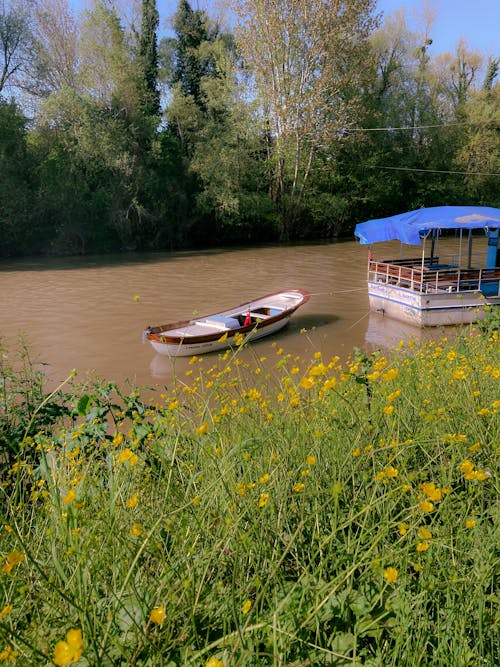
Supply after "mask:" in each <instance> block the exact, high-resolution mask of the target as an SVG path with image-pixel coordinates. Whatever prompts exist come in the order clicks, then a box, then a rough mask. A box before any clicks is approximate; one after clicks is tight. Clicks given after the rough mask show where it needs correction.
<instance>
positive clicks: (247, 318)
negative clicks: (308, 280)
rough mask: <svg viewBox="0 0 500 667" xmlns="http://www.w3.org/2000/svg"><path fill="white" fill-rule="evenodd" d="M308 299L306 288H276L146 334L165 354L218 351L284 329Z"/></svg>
mask: <svg viewBox="0 0 500 667" xmlns="http://www.w3.org/2000/svg"><path fill="white" fill-rule="evenodd" d="M308 299H309V294H308V293H307V292H304V291H302V290H284V291H281V292H274V293H273V294H268V295H266V296H263V297H261V298H259V299H255V300H253V301H249V302H247V303H244V304H240V305H239V306H236V307H235V308H231V309H229V310H226V311H223V312H220V313H214V314H212V315H206V316H203V317H198V318H196V319H194V320H186V321H183V322H176V323H173V324H165V325H161V326H155V327H148V328H147V329H145V330H144V332H143V336H144V339H145V340H149V342H150V343H151V345H152V346H153V348H154V350H155V351H156V352H157V353H158V354H161V355H163V356H168V357H180V356H193V355H199V354H206V353H208V352H217V351H219V350H224V349H226V348H228V347H232V346H235V347H237V346H238V345H241V344H242V343H244V342H245V343H246V342H248V341H254V340H258V339H259V338H263V337H264V336H269V335H271V334H274V333H276V332H277V331H279V330H280V329H283V327H285V326H286V325H287V324H288V322H289V320H290V317H291V315H292V314H293V313H294V312H295V311H296V310H297V308H299V307H300V306H301V305H302V304H303V303H305V302H306V301H307V300H308Z"/></svg>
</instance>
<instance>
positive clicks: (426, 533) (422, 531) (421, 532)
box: [418, 526, 432, 540]
mask: <svg viewBox="0 0 500 667" xmlns="http://www.w3.org/2000/svg"><path fill="white" fill-rule="evenodd" d="M418 536H419V537H420V538H422V539H423V540H431V539H432V533H431V531H430V530H429V529H428V528H426V527H425V526H420V528H419V529H418Z"/></svg>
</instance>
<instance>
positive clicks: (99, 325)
mask: <svg viewBox="0 0 500 667" xmlns="http://www.w3.org/2000/svg"><path fill="white" fill-rule="evenodd" d="M290 288H299V289H304V290H307V291H309V292H310V293H311V298H310V300H309V301H308V303H306V304H305V305H304V306H302V307H301V308H300V309H299V310H298V311H297V312H296V313H295V314H294V315H293V317H292V319H291V321H290V324H289V325H288V327H287V328H286V329H285V330H283V331H281V332H279V333H278V334H276V335H275V336H272V337H270V338H267V339H263V340H262V341H257V342H255V343H254V344H253V345H252V352H250V351H247V354H255V353H257V354H258V355H259V356H268V357H270V356H271V355H273V354H275V350H274V348H273V347H272V345H273V342H274V343H275V344H276V343H277V344H279V346H280V347H282V348H283V349H284V351H285V352H290V353H292V354H297V355H300V356H301V357H302V358H308V359H309V358H310V357H311V356H312V354H313V353H314V352H315V351H321V353H322V354H323V356H324V358H330V357H331V356H333V355H338V356H339V357H340V358H341V359H345V358H346V357H347V356H348V355H349V354H350V353H351V352H352V350H353V348H354V347H359V348H362V349H365V350H367V351H371V350H373V349H374V348H377V347H387V346H388V344H389V343H391V342H392V343H394V342H396V341H398V340H400V339H401V338H407V337H408V336H410V335H412V334H413V335H416V336H417V337H420V336H421V335H422V334H421V333H420V331H419V330H416V329H413V328H411V327H408V326H405V325H403V324H401V323H398V322H395V321H391V320H386V319H384V318H383V317H382V316H381V315H379V314H377V313H372V314H370V313H369V308H368V296H367V290H366V248H363V247H362V246H360V245H359V244H358V243H357V242H355V241H347V242H339V243H330V244H317V245H298V246H287V247H283V246H279V247H274V246H273V247H259V248H245V249H231V250H209V251H198V252H174V253H154V254H138V253H132V254H125V255H123V254H121V255H107V256H87V257H71V258H63V259H61V258H58V259H53V258H36V259H23V260H12V261H3V262H0V337H1V338H2V342H3V344H4V345H5V346H6V347H7V348H8V349H9V351H10V353H11V354H12V352H13V351H14V350H15V349H17V341H18V339H19V335H20V334H24V335H25V336H26V338H27V340H28V342H29V348H30V350H31V353H32V357H33V359H34V360H35V361H36V362H37V363H38V362H42V363H44V364H46V366H44V368H45V373H46V375H47V379H48V382H49V383H50V385H53V384H57V383H58V382H60V381H61V380H62V379H64V378H65V377H66V376H67V375H68V373H70V372H71V370H72V369H75V370H76V371H77V373H78V378H81V379H82V378H83V377H85V375H86V374H87V373H88V372H91V373H92V374H95V375H97V376H99V377H101V378H104V379H106V380H114V381H116V382H118V383H120V384H121V383H124V382H125V381H126V380H128V381H130V382H131V383H133V384H136V385H139V386H166V385H168V384H169V382H170V381H171V379H172V377H173V375H174V373H175V374H176V375H178V374H179V373H182V372H184V371H185V369H187V368H188V366H187V365H188V363H189V360H188V359H185V358H182V359H181V358H178V359H177V360H176V361H175V362H173V361H171V360H170V359H168V358H166V357H161V356H160V355H157V354H156V353H155V352H154V350H153V348H152V347H151V346H150V345H149V344H148V343H146V344H143V343H142V340H141V334H142V330H143V329H144V327H146V326H148V325H155V324H165V323H167V322H174V321H177V320H181V319H189V318H191V317H192V316H193V315H194V314H201V315H202V314H207V313H213V312H217V311H219V310H225V309H227V308H230V307H232V306H235V305H238V304H240V303H243V302H245V301H246V300H249V299H251V298H255V297H258V296H262V295H264V294H267V293H270V292H275V291H278V290H281V289H290ZM303 329H306V330H307V333H303V332H302V333H301V330H303Z"/></svg>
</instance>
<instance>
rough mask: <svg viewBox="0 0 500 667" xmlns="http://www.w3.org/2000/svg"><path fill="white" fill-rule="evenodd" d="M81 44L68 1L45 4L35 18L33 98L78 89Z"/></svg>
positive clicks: (31, 87)
mask: <svg viewBox="0 0 500 667" xmlns="http://www.w3.org/2000/svg"><path fill="white" fill-rule="evenodd" d="M78 42H79V26H78V25H77V22H76V21H75V19H74V16H73V13H72V11H71V10H70V7H69V4H68V0H44V2H43V3H42V4H40V5H39V6H38V8H37V11H36V14H35V28H34V43H33V53H32V59H33V75H34V76H33V79H32V81H31V83H30V90H31V92H32V93H33V94H34V95H37V96H43V97H45V96H47V95H49V94H50V93H52V92H55V91H57V90H60V89H61V88H64V87H71V88H77V87H78V65H79V62H78V55H79V54H78Z"/></svg>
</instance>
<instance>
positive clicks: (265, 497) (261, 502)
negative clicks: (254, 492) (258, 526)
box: [258, 493, 269, 507]
mask: <svg viewBox="0 0 500 667" xmlns="http://www.w3.org/2000/svg"><path fill="white" fill-rule="evenodd" d="M268 500H269V494H268V493H261V494H260V496H259V503H258V504H259V507H265V506H266V505H267V503H268Z"/></svg>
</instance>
